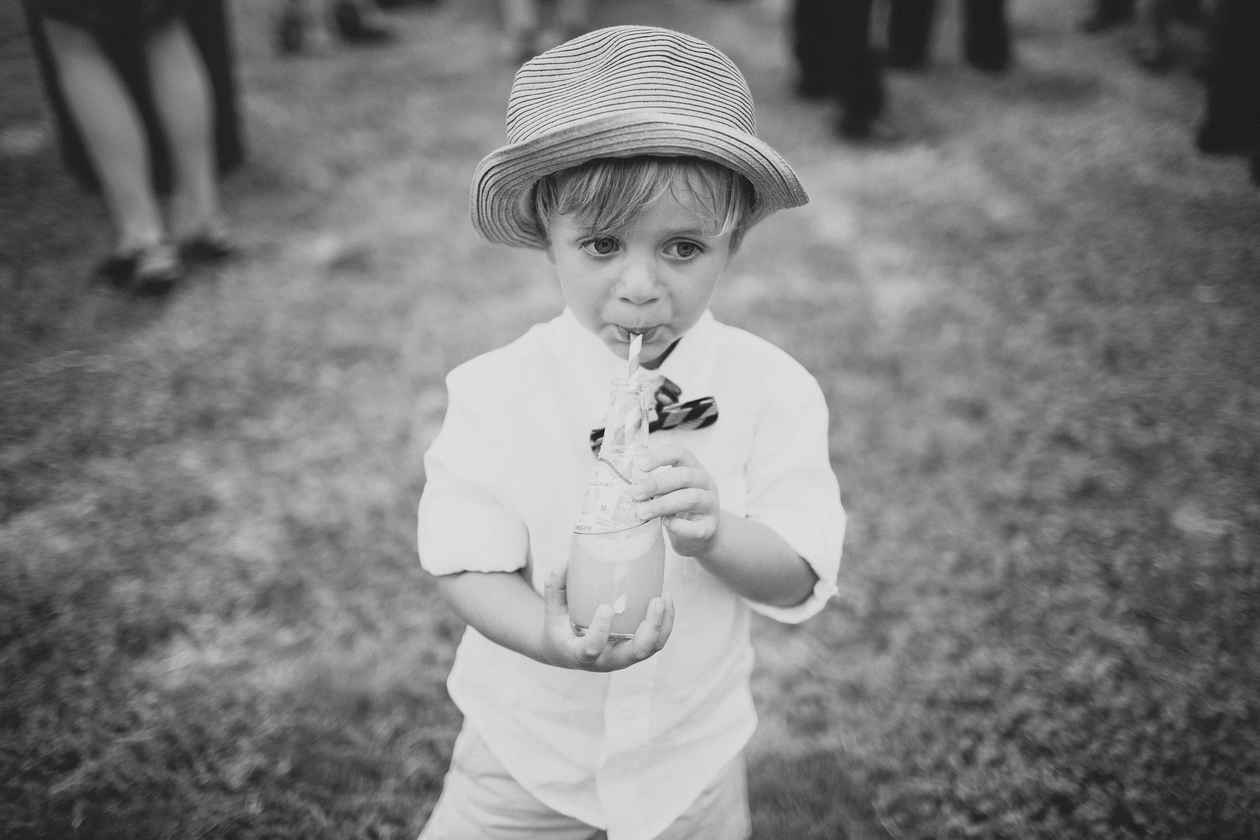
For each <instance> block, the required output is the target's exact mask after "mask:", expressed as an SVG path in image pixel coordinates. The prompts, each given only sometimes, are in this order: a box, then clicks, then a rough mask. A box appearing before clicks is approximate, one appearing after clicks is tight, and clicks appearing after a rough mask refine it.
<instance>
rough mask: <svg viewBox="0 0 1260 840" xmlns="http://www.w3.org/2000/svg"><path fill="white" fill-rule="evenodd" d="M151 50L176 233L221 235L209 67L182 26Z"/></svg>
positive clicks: (157, 35) (166, 32)
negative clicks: (207, 69)
mask: <svg viewBox="0 0 1260 840" xmlns="http://www.w3.org/2000/svg"><path fill="white" fill-rule="evenodd" d="M145 50H146V54H147V58H148V64H149V82H150V85H151V87H152V90H153V104H154V107H155V108H156V110H157V114H158V119H159V121H160V122H161V124H162V130H163V134H164V135H165V137H166V143H167V148H168V150H169V156H170V159H171V174H172V176H173V181H174V191H173V192H172V195H171V226H172V229H173V231H174V233H175V234H176V235H177V236H179V237H188V236H193V235H200V234H205V233H218V232H220V228H221V227H222V217H221V215H220V210H219V188H218V181H217V175H216V171H215V148H214V117H213V111H212V106H211V99H210V83H209V80H208V79H207V76H206V69H205V65H204V64H203V62H202V59H201V55H200V53H198V52H197V48H196V47H195V46H194V45H193V43H192V39H191V38H190V37H189V35H188V29H187V28H186V27H185V26H184V24H183V23H182V22H179V21H172V22H171V23H169V24H166V25H164V26H162V27H161V28H159V29H158V30H157V31H155V32H153V33H151V34H150V36H149V39H148V41H147V43H146V44H145Z"/></svg>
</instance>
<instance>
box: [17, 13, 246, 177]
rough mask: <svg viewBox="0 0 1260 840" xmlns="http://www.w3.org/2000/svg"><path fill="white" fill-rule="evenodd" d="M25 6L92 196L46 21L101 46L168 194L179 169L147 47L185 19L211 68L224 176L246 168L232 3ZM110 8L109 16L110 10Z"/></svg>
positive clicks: (72, 153)
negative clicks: (167, 26) (160, 114)
mask: <svg viewBox="0 0 1260 840" xmlns="http://www.w3.org/2000/svg"><path fill="white" fill-rule="evenodd" d="M23 5H24V6H25V9H26V16H27V23H28V29H29V31H30V35H31V40H32V42H33V43H34V47H35V58H36V61H37V62H38V64H39V70H40V77H41V79H42V80H43V83H44V91H45V93H46V94H47V96H48V103H49V106H50V108H51V110H52V114H53V118H54V119H55V121H56V125H57V136H58V139H59V141H60V145H61V154H62V159H63V160H64V161H65V165H66V168H67V169H68V170H69V172H70V174H71V175H72V176H73V177H74V178H75V180H76V181H78V182H79V183H80V184H82V185H83V186H84V187H85V188H86V189H89V190H96V189H98V181H97V177H96V172H95V170H94V168H93V166H92V161H91V159H90V158H89V157H88V155H87V151H86V149H85V148H84V146H83V139H82V136H81V135H80V134H79V130H78V126H77V125H76V124H75V121H74V119H73V117H72V116H71V114H70V112H69V109H68V107H67V105H66V99H65V95H64V93H63V92H62V89H61V79H60V77H59V75H58V73H57V68H56V64H55V62H54V60H53V56H52V54H51V52H50V51H49V48H48V40H47V38H46V36H45V33H44V27H43V20H44V18H45V17H48V18H52V19H55V20H58V21H61V22H64V23H67V24H70V25H73V26H77V27H79V28H81V29H85V30H87V31H88V32H90V33H91V34H92V36H93V37H94V38H96V40H97V42H98V43H99V44H100V45H101V49H102V51H103V52H104V53H105V55H106V56H107V57H108V58H109V60H110V61H111V62H112V63H113V65H114V67H115V68H116V69H117V71H118V74H119V76H120V78H121V79H122V81H123V84H124V85H125V86H126V88H127V90H128V92H129V93H130V94H131V95H132V97H133V99H134V100H135V102H136V107H137V109H138V110H139V113H140V117H141V120H142V121H143V123H144V130H145V134H146V137H147V139H148V143H149V150H150V155H149V157H150V160H151V162H152V176H153V182H154V185H155V187H156V189H157V190H158V191H159V192H161V193H163V194H165V193H168V192H169V191H170V188H171V167H170V161H169V156H168V154H167V151H166V142H165V140H164V138H163V136H162V131H161V127H160V126H161V123H160V122H159V120H158V118H157V112H156V110H155V109H154V105H153V95H152V92H151V91H150V88H149V81H148V73H147V71H146V68H145V57H144V50H143V48H142V46H141V44H142V36H143V33H144V32H145V31H147V30H148V29H149V28H150V27H152V26H156V25H160V24H161V23H163V22H167V21H169V20H170V19H172V18H174V17H178V18H180V19H182V20H183V21H184V22H185V24H186V25H187V26H188V30H189V33H190V34H191V36H192V40H193V43H194V44H195V45H196V47H197V50H198V51H199V52H200V54H201V56H202V58H203V60H204V61H205V65H206V70H207V75H208V77H209V81H210V95H211V101H212V104H213V112H214V113H213V119H214V136H215V149H216V152H217V155H218V167H219V173H220V174H226V173H228V172H230V171H231V170H233V169H235V168H236V167H237V166H239V165H240V164H241V163H242V162H243V160H244V157H245V145H244V139H243V131H242V128H241V121H240V112H239V106H238V99H237V85H236V72H235V66H234V56H233V52H232V42H231V36H232V29H231V22H230V20H229V19H228V13H227V8H226V2H225V0H138V2H134V3H130V4H128V3H114V2H99V0H98V2H91V0H86V1H85V0H23ZM102 6H103V7H106V8H105V9H103V10H102V9H101V8H100V7H102Z"/></svg>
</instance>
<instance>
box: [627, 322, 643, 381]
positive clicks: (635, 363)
mask: <svg viewBox="0 0 1260 840" xmlns="http://www.w3.org/2000/svg"><path fill="white" fill-rule="evenodd" d="M642 352H643V333H634V334H633V335H631V336H630V352H629V353H627V354H626V365H627V366H626V380H627V381H629V380H630V379H631V378H632V377H633V376H634V372H635V371H636V370H638V369H639V354H640V353H642Z"/></svg>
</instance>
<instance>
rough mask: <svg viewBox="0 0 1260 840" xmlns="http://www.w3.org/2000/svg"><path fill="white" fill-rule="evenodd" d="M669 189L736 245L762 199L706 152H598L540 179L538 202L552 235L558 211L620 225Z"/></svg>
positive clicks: (592, 224) (542, 225)
mask: <svg viewBox="0 0 1260 840" xmlns="http://www.w3.org/2000/svg"><path fill="white" fill-rule="evenodd" d="M680 186H681V187H685V189H679V187H680ZM666 193H669V194H670V195H671V196H673V197H674V198H675V199H676V200H677V201H679V202H680V203H681V204H683V206H685V207H687V208H689V209H690V210H692V211H693V212H695V213H696V214H697V215H699V216H701V217H702V218H704V219H705V220H707V221H708V222H709V223H710V226H711V230H710V231H706V232H708V233H709V234H710V235H711V236H722V235H724V234H727V233H729V234H731V248H732V250H734V249H735V248H737V247H739V242H740V240H741V239H742V238H743V235H744V233H745V231H746V230H747V229H748V227H749V220H750V219H751V218H752V211H753V206H754V203H755V201H756V195H755V193H754V192H753V187H752V184H750V183H749V182H748V179H747V178H745V177H744V176H742V175H740V174H738V173H736V172H733V171H732V170H730V169H727V168H726V167H725V166H722V165H720V164H717V163H713V162H712V161H707V160H702V159H701V158H693V157H652V156H640V157H632V158H597V159H595V160H591V161H587V162H586V163H583V164H581V165H579V166H575V167H572V168H570V169H563V170H561V171H559V172H555V173H553V174H551V175H547V176H544V177H543V178H541V179H539V181H538V183H537V184H535V185H534V189H533V194H532V202H533V211H534V216H535V218H536V219H537V222H538V227H539V229H540V230H541V231H542V232H543V234H544V236H545V237H550V228H551V220H552V218H553V217H554V216H555V215H556V214H562V215H568V214H570V213H579V214H581V217H582V220H583V222H584V223H585V224H586V225H587V226H588V227H589V228H590V229H591V230H592V231H615V230H620V229H621V228H623V227H625V226H626V225H627V224H629V223H630V222H631V221H633V220H634V219H635V217H636V216H638V215H639V213H641V212H642V211H643V208H644V207H646V206H648V205H649V204H651V203H652V202H654V201H656V200H657V199H658V198H660V197H661V196H663V195H665V194H666Z"/></svg>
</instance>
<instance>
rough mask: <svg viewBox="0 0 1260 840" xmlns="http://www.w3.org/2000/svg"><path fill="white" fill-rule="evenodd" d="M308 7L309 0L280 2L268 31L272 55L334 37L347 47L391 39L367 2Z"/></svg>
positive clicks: (323, 1)
mask: <svg viewBox="0 0 1260 840" xmlns="http://www.w3.org/2000/svg"><path fill="white" fill-rule="evenodd" d="M312 4H313V0H284V2H283V5H282V6H281V7H280V10H279V13H278V14H277V15H276V18H275V22H274V25H273V30H272V36H273V40H274V41H275V46H276V52H278V53H280V54H282V55H296V54H298V53H302V52H305V51H306V49H307V48H308V47H310V46H312V45H317V44H318V45H323V44H326V43H328V42H329V41H331V40H332V36H333V35H334V34H335V35H336V36H337V37H338V38H339V39H340V40H342V41H343V42H345V43H347V44H355V45H363V46H372V45H376V44H385V43H388V42H390V41H392V40H393V39H394V31H393V30H392V29H391V28H390V27H389V25H388V24H387V23H385V21H384V20H382V19H381V18H382V15H381V13H380V9H379V8H377V7H376V6H375V5H374V4H373V3H372V2H370V0H320V5H321V6H322V7H323V8H322V9H320V10H319V11H317V10H316V9H315V7H314V6H313V5H312ZM320 11H322V12H323V15H322V19H321V15H320V13H319V12H320Z"/></svg>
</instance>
